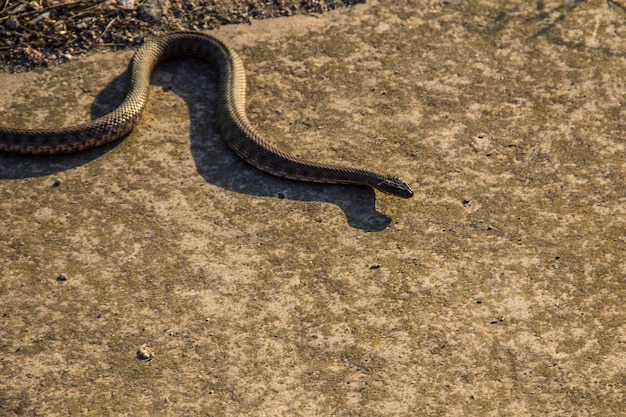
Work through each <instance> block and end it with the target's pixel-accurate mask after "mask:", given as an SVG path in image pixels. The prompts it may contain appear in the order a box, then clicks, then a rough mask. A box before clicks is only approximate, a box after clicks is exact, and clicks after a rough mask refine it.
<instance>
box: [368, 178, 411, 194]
mask: <svg viewBox="0 0 626 417" xmlns="http://www.w3.org/2000/svg"><path fill="white" fill-rule="evenodd" d="M375 187H376V189H378V190H379V191H382V192H383V193H387V194H393V195H395V196H398V197H402V198H411V197H413V190H411V187H409V186H408V185H406V184H405V183H404V182H403V181H402V180H401V179H400V178H398V177H385V178H384V179H383V181H381V182H379V183H378V184H376V186H375Z"/></svg>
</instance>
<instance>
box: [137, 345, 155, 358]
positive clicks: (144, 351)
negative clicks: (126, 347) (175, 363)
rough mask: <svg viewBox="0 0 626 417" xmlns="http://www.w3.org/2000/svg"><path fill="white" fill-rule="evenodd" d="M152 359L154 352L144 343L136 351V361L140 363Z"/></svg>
mask: <svg viewBox="0 0 626 417" xmlns="http://www.w3.org/2000/svg"><path fill="white" fill-rule="evenodd" d="M153 357H154V350H153V349H152V348H151V347H150V345H149V344H147V343H144V344H143V345H141V347H140V348H139V349H137V359H139V360H140V361H145V362H148V361H151V360H152V358H153Z"/></svg>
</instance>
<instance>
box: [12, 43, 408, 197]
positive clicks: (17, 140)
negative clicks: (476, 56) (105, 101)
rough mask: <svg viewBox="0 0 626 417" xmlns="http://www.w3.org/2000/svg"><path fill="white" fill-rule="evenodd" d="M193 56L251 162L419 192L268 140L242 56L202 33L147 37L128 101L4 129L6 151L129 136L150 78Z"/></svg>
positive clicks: (322, 178)
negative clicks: (207, 70)
mask: <svg viewBox="0 0 626 417" xmlns="http://www.w3.org/2000/svg"><path fill="white" fill-rule="evenodd" d="M183 56H187V57H193V58H200V59H203V60H206V61H208V62H209V63H210V64H212V65H214V66H215V67H216V69H217V74H218V76H217V77H218V83H217V89H218V95H217V96H218V98H217V103H216V119H217V124H218V126H219V130H220V131H221V134H222V136H223V138H224V140H225V141H226V143H227V144H228V146H229V147H230V148H231V149H232V150H233V151H234V152H235V153H236V154H237V155H238V156H239V157H241V158H242V159H243V160H245V161H246V162H248V163H249V164H250V165H252V166H254V167H256V168H257V169H259V170H261V171H264V172H266V173H269V174H272V175H275V176H277V177H281V178H287V179H291V180H297V181H308V182H318V183H330V184H355V185H366V186H369V187H372V188H374V189H377V190H379V191H381V192H384V193H387V194H391V195H395V196H398V197H403V198H410V197H411V196H413V190H411V187H409V186H408V185H407V184H406V183H404V182H403V181H402V180H401V179H399V178H398V177H396V176H393V175H386V174H381V173H377V172H373V171H368V170H365V169H358V168H352V167H347V166H341V165H334V164H320V163H316V162H312V161H309V160H306V159H302V158H299V157H295V156H292V155H290V154H288V153H286V152H283V151H282V150H280V149H278V148H277V147H276V146H275V145H274V144H272V143H271V142H269V141H267V140H266V139H265V138H264V137H263V136H262V135H260V134H259V133H258V132H257V130H256V129H255V128H254V127H253V126H252V124H251V123H250V121H249V120H248V116H247V114H246V74H245V69H244V65H243V61H242V59H241V58H240V57H239V55H238V54H237V53H236V52H235V51H234V50H233V49H231V48H230V47H229V46H227V45H226V44H225V43H224V42H222V41H221V40H219V39H218V38H216V37H214V36H212V35H209V34H204V33H200V32H173V33H169V34H166V35H161V36H155V37H152V38H149V39H148V40H146V41H145V42H144V43H143V44H142V45H141V46H140V47H139V48H137V50H136V52H135V54H134V55H133V57H132V59H131V62H130V64H129V68H128V74H129V76H130V78H129V80H130V82H129V87H128V90H127V93H126V96H125V98H124V100H123V101H122V103H121V104H120V105H119V106H118V107H117V108H115V109H114V110H112V111H111V112H110V113H108V114H106V115H104V116H102V117H99V118H96V119H93V120H92V121H90V122H88V123H85V124H81V125H77V126H71V127H64V128H57V129H15V128H10V127H0V151H2V152H7V153H19V154H30V155H53V154H64V153H71V152H77V151H82V150H86V149H90V148H94V147H98V146H101V145H104V144H106V143H109V142H113V141H116V140H118V139H120V138H122V137H125V136H127V135H128V134H129V133H130V132H131V130H132V129H133V128H134V127H135V126H136V125H137V124H138V123H139V120H140V118H141V114H142V112H143V110H144V107H145V105H146V102H147V101H148V90H149V86H150V76H151V74H152V71H153V69H154V68H155V67H156V66H157V64H159V63H160V62H163V61H165V60H169V59H172V58H176V57H183Z"/></svg>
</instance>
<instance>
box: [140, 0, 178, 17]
mask: <svg viewBox="0 0 626 417" xmlns="http://www.w3.org/2000/svg"><path fill="white" fill-rule="evenodd" d="M169 3H170V2H169V0H146V1H145V2H144V3H143V4H142V5H141V6H139V9H137V13H138V15H139V18H140V19H141V20H144V21H146V22H156V21H157V20H159V19H161V17H163V15H164V14H165V13H167V9H168V8H169V6H170V4H169Z"/></svg>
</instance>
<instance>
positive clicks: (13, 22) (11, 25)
mask: <svg viewBox="0 0 626 417" xmlns="http://www.w3.org/2000/svg"><path fill="white" fill-rule="evenodd" d="M19 25H20V24H19V22H18V21H17V19H16V18H14V17H9V18H8V19H7V20H5V21H4V26H5V27H6V28H7V29H9V30H15V29H17V28H18V27H19Z"/></svg>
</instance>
